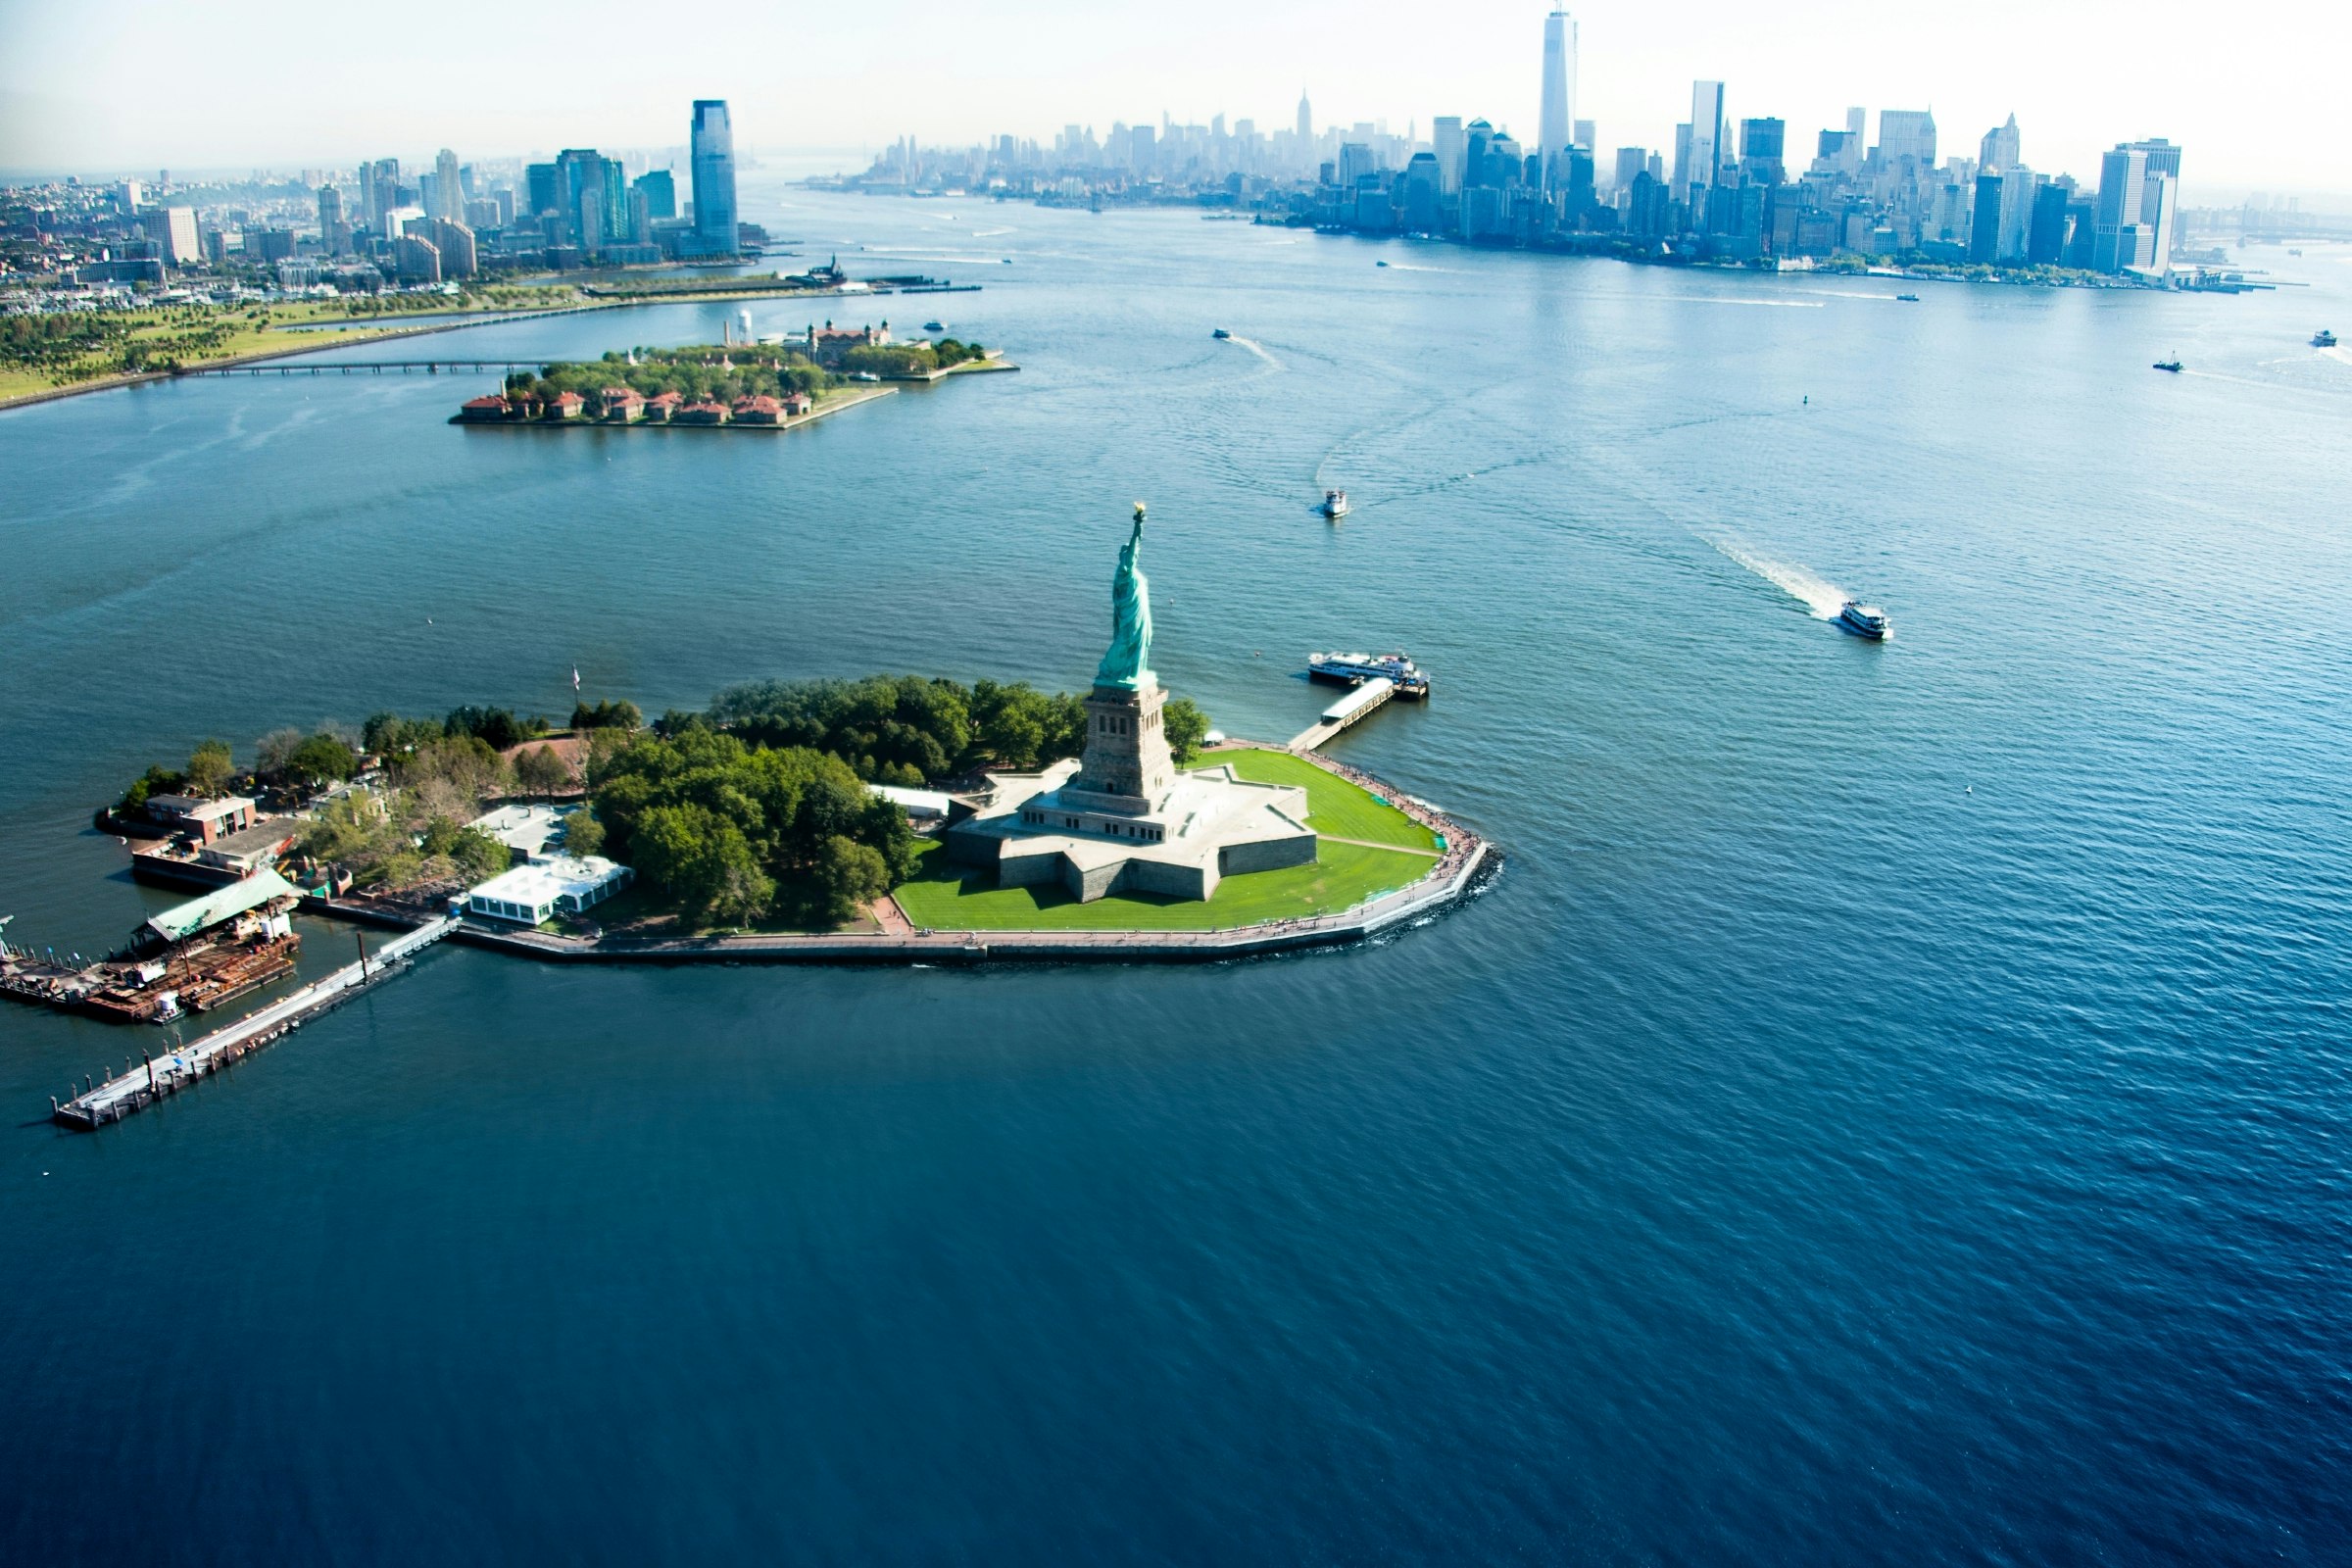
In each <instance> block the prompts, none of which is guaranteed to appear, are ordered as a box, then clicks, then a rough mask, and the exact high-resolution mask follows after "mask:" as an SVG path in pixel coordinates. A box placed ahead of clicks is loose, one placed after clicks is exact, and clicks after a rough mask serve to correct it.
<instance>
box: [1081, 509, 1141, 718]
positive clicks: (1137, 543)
mask: <svg viewBox="0 0 2352 1568" xmlns="http://www.w3.org/2000/svg"><path fill="white" fill-rule="evenodd" d="M1143 549H1144V504H1143V503H1142V502H1141V501H1138V502H1137V503H1136V504H1135V532H1134V533H1132V534H1130V535H1129V536H1128V539H1127V543H1126V545H1125V546H1124V547H1122V548H1121V549H1120V551H1119V570H1118V574H1117V575H1116V576H1114V577H1112V578H1111V579H1110V651H1109V652H1107V653H1105V654H1104V655H1103V662H1102V663H1100V664H1098V665H1096V666H1095V684H1096V685H1097V686H1107V687H1110V688H1111V689H1113V690H1115V691H1129V692H1133V691H1142V690H1144V689H1145V688H1147V687H1150V686H1152V685H1154V684H1156V677H1155V676H1153V675H1152V668H1151V665H1150V664H1149V663H1147V662H1146V661H1147V660H1149V659H1150V658H1151V657H1152V580H1151V579H1150V578H1148V577H1146V576H1145V575H1144V568H1143V566H1142V565H1141V564H1139V558H1140V557H1141V556H1142V554H1143Z"/></svg>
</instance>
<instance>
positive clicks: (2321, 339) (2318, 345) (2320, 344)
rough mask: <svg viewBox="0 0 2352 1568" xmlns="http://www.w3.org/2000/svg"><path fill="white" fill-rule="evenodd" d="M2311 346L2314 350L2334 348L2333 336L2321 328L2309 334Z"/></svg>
mask: <svg viewBox="0 0 2352 1568" xmlns="http://www.w3.org/2000/svg"><path fill="white" fill-rule="evenodd" d="M2311 346H2312V347H2313V348H2315V349H2331V348H2333V347H2335V334H2334V333H2333V332H2330V331H2328V330H2327V328H2326V327H2324V326H2323V327H2321V328H2320V329H2319V330H2318V331H2317V332H2314V333H2312V334H2311Z"/></svg>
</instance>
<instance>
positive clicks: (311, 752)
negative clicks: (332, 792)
mask: <svg viewBox="0 0 2352 1568" xmlns="http://www.w3.org/2000/svg"><path fill="white" fill-rule="evenodd" d="M359 765H360V760H359V758H358V756H357V755H356V754H355V753H354V752H353V751H352V749H351V747H350V745H349V744H348V743H347V742H345V741H343V740H340V739H338V738H337V737H335V736H333V735H329V734H326V733H325V732H324V731H321V732H319V734H317V735H313V736H312V737H311V738H310V739H308V740H306V741H303V742H302V743H301V744H299V745H297V746H296V747H295V748H294V749H293V751H292V752H291V753H290V754H289V755H288V756H287V757H286V760H285V761H284V763H283V764H282V766H281V768H280V771H281V772H282V773H283V774H284V776H285V777H287V778H288V779H291V780H292V781H294V782H295V783H297V784H300V785H302V786H303V787H304V788H306V789H317V788H319V786H320V785H321V784H326V783H330V782H337V781H340V780H343V779H347V778H349V777H351V775H352V774H353V773H354V772H356V771H357V770H358V769H359Z"/></svg>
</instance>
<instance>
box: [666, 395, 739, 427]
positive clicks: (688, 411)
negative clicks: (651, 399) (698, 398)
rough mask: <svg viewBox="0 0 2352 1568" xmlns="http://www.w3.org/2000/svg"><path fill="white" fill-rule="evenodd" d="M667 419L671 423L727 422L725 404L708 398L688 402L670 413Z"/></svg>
mask: <svg viewBox="0 0 2352 1568" xmlns="http://www.w3.org/2000/svg"><path fill="white" fill-rule="evenodd" d="M669 419H670V422H671V423H672V424H724V423H726V422H727V406H726V405H725V404H723V403H712V402H710V401H708V400H706V401H704V402H701V403H689V404H687V405H686V406H685V407H684V408H682V409H680V410H678V412H677V413H675V414H673V415H671V416H670V417H669Z"/></svg>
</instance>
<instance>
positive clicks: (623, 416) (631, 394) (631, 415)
mask: <svg viewBox="0 0 2352 1568" xmlns="http://www.w3.org/2000/svg"><path fill="white" fill-rule="evenodd" d="M604 400H605V417H606V418H608V419H617V420H619V421H620V422H621V423H622V424H634V423H635V422H636V421H637V420H639V419H642V418H644V417H645V396H644V394H642V393H640V392H639V391H638V390H637V389H636V388H635V387H627V386H609V387H607V388H605V390H604Z"/></svg>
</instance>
